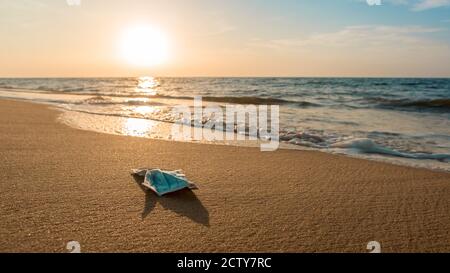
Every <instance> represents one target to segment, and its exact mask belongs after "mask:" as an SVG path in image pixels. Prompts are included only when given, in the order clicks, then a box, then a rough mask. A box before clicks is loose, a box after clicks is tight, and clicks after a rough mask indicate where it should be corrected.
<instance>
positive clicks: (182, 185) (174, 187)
mask: <svg viewBox="0 0 450 273" xmlns="http://www.w3.org/2000/svg"><path fill="white" fill-rule="evenodd" d="M131 174H132V175H137V176H141V177H144V182H143V183H142V185H143V186H144V187H147V188H149V189H150V190H152V191H154V192H155V193H156V194H157V195H158V196H163V195H165V194H168V193H171V192H175V191H179V190H182V189H186V188H187V189H191V190H193V189H198V188H197V186H196V185H195V184H194V183H192V182H189V181H188V180H187V179H186V177H185V175H184V174H183V173H182V171H181V170H176V171H162V170H160V169H148V168H141V169H135V170H132V171H131Z"/></svg>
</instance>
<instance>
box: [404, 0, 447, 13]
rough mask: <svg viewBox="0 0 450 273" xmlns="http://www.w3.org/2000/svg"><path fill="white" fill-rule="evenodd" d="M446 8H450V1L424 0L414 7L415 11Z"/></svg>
mask: <svg viewBox="0 0 450 273" xmlns="http://www.w3.org/2000/svg"><path fill="white" fill-rule="evenodd" d="M445 6H450V0H422V1H420V2H419V3H416V4H415V5H414V6H413V10H415V11H422V10H427V9H433V8H439V7H445Z"/></svg>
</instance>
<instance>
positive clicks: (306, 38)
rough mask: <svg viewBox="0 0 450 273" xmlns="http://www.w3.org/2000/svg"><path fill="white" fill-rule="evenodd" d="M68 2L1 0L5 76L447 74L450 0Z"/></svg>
mask: <svg viewBox="0 0 450 273" xmlns="http://www.w3.org/2000/svg"><path fill="white" fill-rule="evenodd" d="M71 1H72V2H77V1H78V0H0V39H1V40H0V41H1V42H0V77H128V76H144V75H149V76H174V77H178V76H186V77H189V76H242V77H246V76H286V77H290V76H299V77H328V76H331V77H353V76H354V77H450V0H272V1H267V0H245V1H242V0H226V1H225V0H223V1H218V0H189V1H187V0H170V1H166V0H160V1H159V0H158V1H157V0H128V1H119V0H80V4H79V5H70V4H69V2H71ZM377 2H380V3H381V5H376V3H377ZM72 4H73V3H72ZM138 26H150V27H151V28H152V29H156V30H158V31H159V32H160V33H163V37H164V41H165V44H164V47H165V50H166V53H167V56H166V58H165V59H164V61H162V62H160V63H158V64H152V65H145V66H143V65H136V63H132V62H130V60H129V59H128V60H127V59H126V58H124V54H123V51H124V49H123V47H122V48H121V45H123V43H124V39H126V38H124V37H128V36H126V35H124V33H127V31H128V32H130V30H131V29H134V28H136V27H138ZM153 39H154V40H153V41H150V42H154V43H156V44H158V43H159V42H160V41H158V40H155V38H153ZM156 39H157V38H156ZM139 42H140V41H139V40H137V41H136V43H134V44H139ZM147 42H148V41H147ZM128 44H129V43H128ZM143 44H144V45H145V43H143ZM152 48H153V47H152ZM156 48H159V47H156ZM125 50H127V49H125ZM140 50H142V49H140ZM158 50H159V49H154V51H155V52H153V53H151V54H149V55H148V56H147V55H146V56H143V59H148V58H152V57H153V56H155V55H158V54H159V53H160V52H159V51H158ZM128 51H130V52H128V53H134V55H136V53H137V54H141V55H143V54H145V53H143V52H140V51H138V49H135V48H134V47H133V46H132V45H131V47H130V46H129V47H128ZM128 55H130V54H128ZM135 57H136V56H135Z"/></svg>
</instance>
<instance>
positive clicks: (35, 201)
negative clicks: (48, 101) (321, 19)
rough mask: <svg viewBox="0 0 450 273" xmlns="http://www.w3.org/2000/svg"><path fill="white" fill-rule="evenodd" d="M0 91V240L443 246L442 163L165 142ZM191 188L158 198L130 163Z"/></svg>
mask: <svg viewBox="0 0 450 273" xmlns="http://www.w3.org/2000/svg"><path fill="white" fill-rule="evenodd" d="M57 115H58V112H57V111H56V110H51V109H48V107H47V106H44V105H38V104H30V103H25V102H16V101H7V100H1V101H0V128H1V129H0V140H1V144H0V159H1V165H0V168H1V169H0V195H1V198H0V251H1V252H23V251H26V252H67V250H66V244H67V242H69V241H73V240H74V241H79V242H80V244H81V251H82V252H122V251H125V252H368V250H366V246H367V243H368V242H369V241H378V242H380V243H381V246H382V251H383V252H444V251H447V252H448V251H450V244H449V242H450V230H449V228H448V227H449V226H450V217H449V216H448V213H449V211H450V173H445V172H433V171H429V170H425V169H414V168H409V167H402V166H394V165H390V164H386V163H379V162H373V161H366V160H360V159H354V158H349V157H345V156H337V155H331V154H326V153H321V152H314V151H290V150H278V151H276V152H267V153H263V152H260V151H259V149H256V148H243V147H230V146H219V145H204V144H192V143H178V142H169V141H163V140H151V139H144V138H134V137H123V136H114V135H106V134H100V133H93V132H88V131H82V130H76V129H72V128H70V127H68V126H65V125H63V124H61V123H58V122H56V118H57ZM144 166H149V167H158V168H162V169H183V170H184V171H185V173H186V175H187V176H188V178H189V179H190V180H192V181H194V182H196V183H197V185H198V186H199V188H200V189H199V190H197V191H194V192H191V191H188V190H187V191H182V192H178V193H174V194H171V195H169V196H166V197H162V198H159V197H157V196H156V195H154V194H153V193H151V192H148V191H144V190H142V188H140V186H139V185H138V183H137V182H136V181H135V180H134V179H133V177H131V176H130V174H129V172H130V169H132V168H136V167H144Z"/></svg>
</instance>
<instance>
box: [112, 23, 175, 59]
mask: <svg viewBox="0 0 450 273" xmlns="http://www.w3.org/2000/svg"><path fill="white" fill-rule="evenodd" d="M119 42H120V46H119V49H120V55H121V57H122V58H123V59H124V60H125V61H126V62H128V63H129V64H131V65H134V66H142V67H150V66H155V65H159V64H162V63H164V62H166V61H167V59H168V51H169V46H168V41H167V37H166V35H165V34H164V33H163V32H162V31H161V30H160V29H158V28H156V27H153V26H150V25H139V26H134V27H130V28H128V29H126V30H125V31H124V32H123V33H122V36H121V38H120V41H119Z"/></svg>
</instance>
